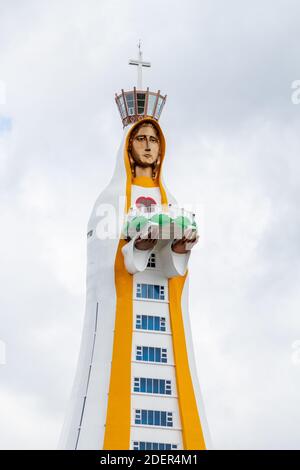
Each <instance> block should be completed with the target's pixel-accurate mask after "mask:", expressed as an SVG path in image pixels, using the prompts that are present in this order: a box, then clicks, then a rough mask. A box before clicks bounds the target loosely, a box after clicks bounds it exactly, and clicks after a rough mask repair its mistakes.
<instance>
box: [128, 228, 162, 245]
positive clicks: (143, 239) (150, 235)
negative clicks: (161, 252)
mask: <svg viewBox="0 0 300 470" xmlns="http://www.w3.org/2000/svg"><path fill="white" fill-rule="evenodd" d="M157 238H158V227H156V226H153V225H152V226H151V227H149V228H148V229H147V231H146V232H145V233H141V235H140V236H139V237H138V238H137V239H136V240H135V242H134V246H135V248H137V249H138V250H151V249H152V248H154V246H155V245H156V243H157Z"/></svg>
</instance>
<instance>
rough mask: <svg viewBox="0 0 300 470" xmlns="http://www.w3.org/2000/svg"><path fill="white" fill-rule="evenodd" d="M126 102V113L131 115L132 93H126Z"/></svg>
mask: <svg viewBox="0 0 300 470" xmlns="http://www.w3.org/2000/svg"><path fill="white" fill-rule="evenodd" d="M125 96H126V103H127V108H128V115H129V116H132V115H133V114H134V97H133V93H126V95H125Z"/></svg>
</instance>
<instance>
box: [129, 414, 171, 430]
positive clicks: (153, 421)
mask: <svg viewBox="0 0 300 470" xmlns="http://www.w3.org/2000/svg"><path fill="white" fill-rule="evenodd" d="M134 422H135V424H146V425H148V426H163V427H168V428H172V427H173V413H172V412H171V411H156V410H135V421H134Z"/></svg>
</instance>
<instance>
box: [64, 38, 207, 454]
mask: <svg viewBox="0 0 300 470" xmlns="http://www.w3.org/2000/svg"><path fill="white" fill-rule="evenodd" d="M129 63H130V64H132V65H136V66H137V67H138V87H137V88H136V87H133V89H132V90H129V91H124V90H122V92H121V93H119V94H116V95H115V100H116V103H117V106H118V109H119V112H120V116H121V119H122V123H123V138H122V141H121V145H120V148H119V151H118V153H117V159H116V167H115V171H114V174H113V177H112V180H111V182H110V184H109V185H108V186H107V187H106V188H105V190H104V191H103V192H102V193H101V194H100V196H99V197H98V199H97V201H96V203H95V205H94V208H93V210H92V214H91V216H90V219H89V223H88V228H87V282H86V289H87V293H86V312H85V321H84V328H83V334H82V342H81V349H80V354H79V360H78V367H77V372H76V377H75V381H74V386H73V390H72V396H71V400H70V404H69V409H68V412H67V416H66V420H65V425H64V428H63V432H62V435H61V441H60V447H61V448H68V449H106V450H113V449H135V450H155V449H157V450H174V449H207V448H210V446H211V443H210V437H209V430H208V426H207V422H206V416H205V412H204V404H203V400H202V395H201V392H200V387H199V383H198V378H197V371H196V363H195V357H194V351H193V343H192V334H191V326H190V319H189V312H188V261H189V257H190V255H191V248H192V246H193V245H194V244H195V243H196V242H197V238H198V229H197V225H196V222H195V219H194V215H195V214H191V213H189V212H188V211H186V210H184V208H181V207H178V205H177V202H176V200H175V198H174V197H173V196H172V194H171V193H170V191H169V190H168V189H167V188H166V185H165V184H164V182H163V178H162V163H163V160H164V158H165V138H164V134H163V131H162V129H161V127H160V125H159V124H158V119H159V117H160V114H161V112H162V109H163V106H164V104H165V101H166V96H163V95H161V94H160V91H158V92H152V91H149V88H147V89H146V90H145V89H143V86H142V72H141V70H142V67H143V66H147V67H149V66H150V63H149V62H143V60H142V52H141V47H140V44H139V57H138V59H137V60H132V61H130V62H129ZM149 126H150V127H149ZM145 128H147V129H148V131H149V129H150V130H151V132H152V134H151V132H148V133H147V132H146V131H145V132H144V131H143V129H145ZM134 139H139V140H138V142H139V143H140V145H144V144H143V142H144V143H145V149H146V150H145V151H146V152H148V153H145V154H143V155H145V156H146V157H147V158H148V157H149V158H150V157H152V156H153V155H154V153H152V152H154V150H155V148H156V147H155V146H156V145H158V147H159V158H158V160H157V161H156V162H155V163H153V169H155V171H154V170H153V173H152V174H153V177H152V178H150V177H147V176H139V175H138V174H136V166H138V165H139V163H138V161H134V153H133V148H132V146H133V145H134V142H135V140H134ZM151 139H152V140H151ZM151 142H152V143H151ZM151 145H152V147H151ZM146 147H147V148H146ZM148 147H149V148H148ZM153 149H154V150H153ZM157 162H159V163H157ZM151 165H152V164H151ZM144 166H145V167H147V164H146V163H145V165H144ZM148 166H150V164H149V165H148ZM157 167H158V168H157ZM140 168H142V169H143V167H140ZM110 211H111V212H110ZM112 214H113V215H112ZM114 218H115V219H114ZM113 219H114V220H115V221H116V220H120V219H121V220H122V224H121V225H120V227H119V226H118V225H117V224H115V222H114V221H113ZM149 238H151V239H154V242H153V243H150V242H149V245H147V243H146V247H144V248H143V249H141V248H139V247H141V246H142V244H141V243H140V244H139V243H138V242H141V241H143V240H146V239H149ZM184 241H185V245H184V246H185V247H186V249H184V250H181V251H180V250H176V249H175V248H176V246H178V244H179V245H180V244H181V245H183V244H184V243H183V242H184Z"/></svg>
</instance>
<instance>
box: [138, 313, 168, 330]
mask: <svg viewBox="0 0 300 470" xmlns="http://www.w3.org/2000/svg"><path fill="white" fill-rule="evenodd" d="M135 327H136V329H137V330H150V331H166V318H165V317H156V316H152V315H137V316H136V323H135Z"/></svg>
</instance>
